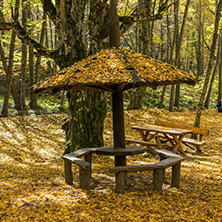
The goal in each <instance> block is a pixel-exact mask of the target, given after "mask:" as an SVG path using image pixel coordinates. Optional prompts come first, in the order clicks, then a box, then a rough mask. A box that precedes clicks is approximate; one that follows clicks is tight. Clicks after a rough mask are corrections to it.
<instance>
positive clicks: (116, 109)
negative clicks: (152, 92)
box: [33, 47, 197, 165]
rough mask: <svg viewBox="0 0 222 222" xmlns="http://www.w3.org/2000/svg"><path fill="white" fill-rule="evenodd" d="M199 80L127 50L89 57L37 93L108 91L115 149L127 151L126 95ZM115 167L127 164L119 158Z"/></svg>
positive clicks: (42, 85) (43, 84)
mask: <svg viewBox="0 0 222 222" xmlns="http://www.w3.org/2000/svg"><path fill="white" fill-rule="evenodd" d="M196 82H197V78H196V77H195V76H194V75H193V74H189V73H187V72H184V71H182V70H179V69H178V68H176V67H174V66H172V65H169V64H167V63H163V62H161V61H158V60H156V59H153V58H150V57H148V56H146V55H143V54H141V53H137V52H134V51H131V50H128V49H124V48H120V47H119V48H111V49H108V50H102V51H100V52H99V53H97V54H95V55H92V56H89V57H87V58H86V59H84V60H82V61H79V62H77V63H75V64H73V65H72V66H70V67H68V68H65V69H63V70H61V71H60V72H59V73H58V74H56V75H54V76H52V77H50V78H49V79H48V80H46V81H42V82H39V83H37V84H36V85H35V86H34V88H33V90H34V91H35V92H41V91H52V92H53V93H56V92H58V91H60V90H105V91H109V92H111V93H112V108H113V135H114V149H119V148H125V131H124V107H123V91H125V90H129V89H131V88H135V87H152V88H154V89H156V88H157V87H158V86H161V85H172V84H180V83H188V84H191V85H194V84H195V83H196ZM115 162H116V165H125V162H126V160H125V159H124V158H122V157H118V156H116V161H115Z"/></svg>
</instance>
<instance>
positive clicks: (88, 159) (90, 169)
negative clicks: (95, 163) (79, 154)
mask: <svg viewBox="0 0 222 222" xmlns="http://www.w3.org/2000/svg"><path fill="white" fill-rule="evenodd" d="M84 159H85V161H86V162H88V163H90V167H89V171H90V172H89V173H90V178H91V177H92V153H89V154H87V155H85V157H84Z"/></svg>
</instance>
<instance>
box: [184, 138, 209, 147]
mask: <svg viewBox="0 0 222 222" xmlns="http://www.w3.org/2000/svg"><path fill="white" fill-rule="evenodd" d="M182 142H184V143H189V144H193V145H196V146H202V145H204V144H205V143H206V141H200V140H195V139H192V138H187V137H184V138H183V140H182Z"/></svg>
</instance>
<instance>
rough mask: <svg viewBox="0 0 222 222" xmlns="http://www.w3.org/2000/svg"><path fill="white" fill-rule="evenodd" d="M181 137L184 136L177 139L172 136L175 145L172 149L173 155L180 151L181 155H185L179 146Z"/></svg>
mask: <svg viewBox="0 0 222 222" xmlns="http://www.w3.org/2000/svg"><path fill="white" fill-rule="evenodd" d="M183 137H184V135H180V136H179V139H178V138H177V136H175V135H173V138H174V141H175V142H176V145H175V146H174V147H173V150H172V151H173V152H174V153H177V151H178V150H180V152H181V153H183V154H185V153H184V151H183V148H182V146H181V144H182V139H183Z"/></svg>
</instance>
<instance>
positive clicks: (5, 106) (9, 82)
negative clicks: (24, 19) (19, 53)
mask: <svg viewBox="0 0 222 222" xmlns="http://www.w3.org/2000/svg"><path fill="white" fill-rule="evenodd" d="M14 12H15V13H14V19H18V15H19V0H16V3H15V10H14ZM1 16H2V13H1ZM15 37H16V34H15V32H14V31H12V37H11V43H10V50H9V64H8V74H7V76H6V84H5V95H4V104H3V108H2V116H8V105H9V96H10V91H11V85H12V69H13V60H14V47H15ZM6 73H7V72H6Z"/></svg>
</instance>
